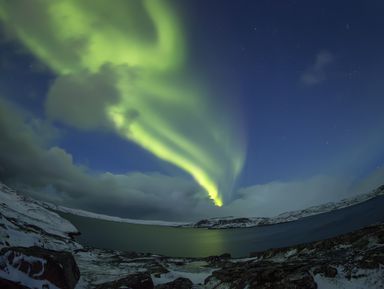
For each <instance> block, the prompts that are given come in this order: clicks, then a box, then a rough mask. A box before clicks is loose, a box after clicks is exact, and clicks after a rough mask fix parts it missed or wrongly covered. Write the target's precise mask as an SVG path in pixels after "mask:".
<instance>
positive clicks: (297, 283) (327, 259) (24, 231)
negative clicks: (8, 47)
mask: <svg viewBox="0 0 384 289" xmlns="http://www.w3.org/2000/svg"><path fill="white" fill-rule="evenodd" d="M0 216H1V219H0V248H1V249H0V288H2V289H3V288H4V289H5V288H23V289H25V288H51V289H52V288H61V289H67V288H68V289H72V288H98V289H107V288H112V289H113V288H121V289H123V288H132V289H136V288H163V289H164V288H180V289H183V288H207V289H209V288H212V289H213V288H216V289H224V288H241V289H243V288H261V289H263V288H279V289H280V288H281V289H283V288H288V289H289V288H297V289H300V288H320V289H321V288H324V289H329V288H348V289H349V288H352V289H357V288H372V289H373V288H384V224H377V225H374V226H371V227H367V228H364V229H361V230H358V231H355V232H352V233H349V234H346V235H342V236H339V237H336V238H332V239H327V240H322V241H317V242H313V243H309V244H303V245H298V246H293V247H289V248H279V249H270V250H268V251H264V252H254V253H251V254H250V256H249V258H242V259H233V258H231V256H230V255H228V254H224V255H222V256H211V257H207V258H169V257H164V256H159V255H152V254H143V253H136V252H121V251H111V250H100V249H94V248H84V247H83V246H81V245H80V244H78V243H77V242H76V241H75V240H74V239H73V235H74V234H76V233H77V232H76V230H75V228H74V227H73V226H72V225H71V224H70V223H69V222H67V221H66V220H64V219H62V218H60V216H58V215H57V214H56V213H54V212H51V211H49V210H47V209H45V208H43V207H39V206H38V205H36V204H35V203H33V202H32V203H31V202H29V201H27V200H26V199H24V198H23V197H22V196H20V195H18V194H17V193H16V192H14V191H12V190H10V189H9V188H7V187H5V186H4V185H1V186H0ZM154 242H155V240H154Z"/></svg>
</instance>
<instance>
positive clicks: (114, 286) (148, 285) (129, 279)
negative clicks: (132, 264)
mask: <svg viewBox="0 0 384 289" xmlns="http://www.w3.org/2000/svg"><path fill="white" fill-rule="evenodd" d="M120 288H130V289H153V281H152V279H151V276H150V275H149V273H135V274H130V275H128V276H126V277H124V278H122V279H119V280H116V281H112V282H106V283H102V284H99V285H97V286H96V287H95V289H120Z"/></svg>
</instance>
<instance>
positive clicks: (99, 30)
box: [0, 0, 245, 206]
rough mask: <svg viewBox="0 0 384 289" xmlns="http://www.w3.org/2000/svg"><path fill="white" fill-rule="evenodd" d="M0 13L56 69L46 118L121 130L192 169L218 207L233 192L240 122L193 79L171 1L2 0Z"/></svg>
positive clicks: (239, 161) (241, 150)
mask: <svg viewBox="0 0 384 289" xmlns="http://www.w3.org/2000/svg"><path fill="white" fill-rule="evenodd" d="M21 7H23V8H22V9H24V10H23V11H25V13H24V12H23V13H20V9H21ZM25 7H28V9H25ZM31 11H34V12H36V14H35V15H34V17H30V16H31ZM23 14H24V15H23ZM0 18H1V20H2V22H3V23H4V24H5V27H6V29H7V30H8V31H11V33H13V35H14V37H15V38H16V39H17V41H20V42H21V43H22V44H23V45H24V46H25V47H26V48H27V49H28V51H30V53H32V54H33V55H34V56H36V57H37V58H38V59H39V60H40V61H42V62H43V63H44V64H45V65H47V66H48V67H49V69H51V70H52V71H54V73H55V74H56V75H57V78H56V79H55V81H54V82H53V84H52V85H51V87H50V91H49V94H48V97H47V99H46V102H45V107H46V111H47V114H48V116H50V117H51V118H52V119H56V120H59V121H61V122H64V123H67V124H70V125H73V126H75V127H78V128H81V129H86V130H89V129H109V130H114V131H116V132H117V133H119V134H120V135H121V136H122V137H124V138H126V139H127V140H130V141H132V142H135V143H136V144H138V145H140V146H141V147H143V148H144V149H146V150H147V151H149V152H150V153H152V154H154V155H155V156H157V157H158V158H160V159H162V160H164V161H166V162H169V163H171V164H173V165H175V166H177V167H178V168H180V169H181V170H184V171H185V172H187V173H188V174H190V175H191V176H192V177H193V178H194V180H195V181H196V182H197V183H198V184H199V185H200V186H201V187H202V188H203V189H204V190H205V191H206V192H207V193H208V195H209V197H210V198H211V199H212V200H213V201H214V203H215V204H216V205H217V206H222V205H223V202H224V201H225V200H229V199H230V198H231V196H230V194H231V192H232V188H233V184H234V182H235V181H236V178H237V176H238V175H239V173H240V172H241V169H242V167H243V162H244V158H245V147H244V146H245V144H244V140H243V139H242V138H243V137H242V136H241V134H240V133H239V131H241V130H240V129H238V128H237V125H236V117H232V116H231V115H228V117H226V119H225V121H223V120H222V119H223V118H222V117H220V113H222V111H221V110H220V109H219V106H218V105H217V104H215V103H213V102H212V101H211V100H209V96H208V90H207V89H205V88H204V87H202V86H200V85H199V84H198V83H191V81H190V80H189V79H190V75H189V74H190V73H189V72H188V69H187V67H186V65H185V63H186V58H187V57H188V49H187V48H188V44H187V41H186V39H185V38H186V37H185V34H186V33H185V31H184V30H183V23H182V19H180V17H179V15H177V13H176V11H174V10H173V7H172V5H170V3H169V2H168V1H153V0H146V1H123V0H121V1H114V2H113V5H111V3H109V2H107V1H103V0H98V1H93V0H92V1H91V0H89V1H76V0H71V1H68V0H62V1H49V0H41V1H33V3H32V2H30V1H26V0H19V1H1V6H0ZM94 87H96V88H94ZM99 88H100V89H99ZM63 89H64V90H66V93H62V90H63ZM68 92H69V93H68ZM95 94H97V96H96V95H95ZM69 99H71V101H68V100H69Z"/></svg>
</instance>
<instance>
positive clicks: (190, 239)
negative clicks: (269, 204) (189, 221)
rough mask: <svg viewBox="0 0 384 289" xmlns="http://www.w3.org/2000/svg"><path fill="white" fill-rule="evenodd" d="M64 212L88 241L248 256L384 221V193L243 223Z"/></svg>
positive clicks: (177, 253) (172, 252) (170, 252)
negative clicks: (130, 219)
mask: <svg viewBox="0 0 384 289" xmlns="http://www.w3.org/2000/svg"><path fill="white" fill-rule="evenodd" d="M60 215H61V216H63V217H64V218H66V219H68V220H69V221H71V222H72V223H73V224H74V225H75V226H76V227H77V228H78V229H79V231H80V232H81V235H80V236H79V237H78V238H77V239H78V241H79V242H80V243H81V244H83V245H88V246H92V247H97V248H105V249H118V250H126V251H136V252H150V253H155V254H161V255H166V256H174V257H205V256H210V255H219V254H223V253H230V254H231V255H232V256H233V257H245V256H248V255H249V253H250V252H255V251H261V250H265V249H268V248H276V247H284V246H289V245H294V244H299V243H304V242H309V241H315V240H319V239H325V238H328V237H332V236H336V235H338V234H342V233H347V232H350V231H352V230H355V229H359V228H362V227H364V226H367V225H370V224H374V223H378V222H384V196H380V197H377V198H375V199H372V200H370V201H367V202H364V203H362V204H359V205H355V206H352V207H349V208H345V209H341V210H337V211H334V212H330V213H325V214H320V215H317V216H312V217H307V218H303V219H301V220H299V221H295V222H290V223H285V224H277V225H270V226H262V227H254V228H244V229H225V230H208V229H194V228H171V227H161V226H148V225H135V224H127V223H118V222H111V221H103V220H97V219H91V218H86V217H80V216H76V215H72V214H67V213H60Z"/></svg>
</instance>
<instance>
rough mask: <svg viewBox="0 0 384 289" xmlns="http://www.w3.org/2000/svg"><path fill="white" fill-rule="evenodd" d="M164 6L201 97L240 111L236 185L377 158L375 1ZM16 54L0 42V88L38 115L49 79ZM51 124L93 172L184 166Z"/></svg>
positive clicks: (382, 71)
mask: <svg viewBox="0 0 384 289" xmlns="http://www.w3.org/2000/svg"><path fill="white" fill-rule="evenodd" d="M173 2H175V3H174V4H175V5H176V6H177V8H178V10H179V13H180V14H181V15H182V20H183V22H184V23H183V24H184V25H185V27H186V29H185V31H186V38H187V43H188V45H187V46H188V51H187V53H188V59H189V60H188V63H189V64H188V65H189V67H190V69H191V70H193V71H195V72H196V74H197V75H198V77H200V78H201V79H202V81H204V82H205V83H207V84H208V85H209V86H210V88H211V90H212V91H214V92H215V93H214V94H212V95H211V97H212V98H214V99H215V100H216V101H219V102H220V99H221V98H228V99H230V100H231V102H232V104H233V105H234V106H237V109H238V110H239V111H241V116H242V118H243V121H244V124H245V127H246V133H247V147H248V148H247V157H246V163H245V167H244V169H243V172H242V174H241V176H240V179H239V182H238V186H239V187H244V186H250V185H254V184H261V183H267V182H271V181H274V180H289V179H296V178H305V177H309V176H312V175H316V174H333V173H347V174H351V175H356V176H360V175H361V176H363V175H365V174H367V173H368V172H369V171H370V170H373V169H374V168H376V167H380V166H382V165H383V162H384V149H382V147H381V145H380V144H382V142H383V132H382V130H381V129H382V128H383V127H384V114H383V108H384V95H383V93H384V81H383V80H384V79H383V76H384V56H383V51H384V37H383V30H384V17H383V12H384V2H383V1H305V0H303V1H287V0H280V1H267V0H260V1H251V0H248V1H223V0H210V1H206V0H197V1H173ZM21 51H22V49H21V48H20V47H19V46H18V44H15V43H13V42H12V43H9V42H2V43H1V46H0V55H1V59H0V60H1V71H0V92H1V94H3V95H7V98H9V99H10V100H11V101H12V102H15V103H17V104H19V105H20V106H21V107H23V108H24V109H25V110H27V111H29V112H31V113H32V114H34V115H36V116H38V117H40V118H45V114H44V107H43V102H44V99H45V95H46V93H47V89H48V87H49V85H50V83H51V81H52V80H53V79H54V75H53V74H52V73H50V72H49V71H48V70H47V69H44V68H41V67H42V65H41V64H39V63H38V61H37V60H35V59H34V58H33V56H31V55H29V54H27V53H25V52H21ZM308 79H309V80H308ZM21 83H22V85H20V84H21ZM56 126H57V127H58V128H60V129H61V134H60V137H59V138H58V139H57V140H55V144H58V145H59V146H61V147H62V148H64V149H65V150H66V151H68V152H69V153H71V154H72V155H73V157H74V160H75V162H76V163H78V164H84V165H86V166H88V167H89V168H91V169H92V170H95V171H100V172H104V171H110V172H113V173H122V172H129V171H144V172H146V171H160V172H163V173H166V174H169V175H179V174H183V173H182V172H180V171H179V170H178V169H176V168H174V167H173V166H171V165H168V164H166V163H164V162H162V161H160V160H158V159H157V158H156V157H154V156H152V155H151V154H150V153H148V152H147V151H145V150H143V149H141V148H139V147H138V146H137V145H135V144H133V143H129V142H127V141H126V140H123V139H121V138H120V137H119V136H117V135H115V134H113V133H109V132H100V131H97V132H95V131H93V132H89V131H88V132H84V131H80V130H77V129H75V128H72V127H70V126H66V125H63V124H60V123H56ZM363 147H364V148H363ZM362 148H363V149H362ZM356 154H358V157H357V159H358V161H356V162H355V163H353V164H351V163H349V162H348V161H350V160H351V159H354V157H355V156H356ZM354 166H356V167H358V168H355V167H354ZM349 169H351V170H350V171H349Z"/></svg>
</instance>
